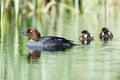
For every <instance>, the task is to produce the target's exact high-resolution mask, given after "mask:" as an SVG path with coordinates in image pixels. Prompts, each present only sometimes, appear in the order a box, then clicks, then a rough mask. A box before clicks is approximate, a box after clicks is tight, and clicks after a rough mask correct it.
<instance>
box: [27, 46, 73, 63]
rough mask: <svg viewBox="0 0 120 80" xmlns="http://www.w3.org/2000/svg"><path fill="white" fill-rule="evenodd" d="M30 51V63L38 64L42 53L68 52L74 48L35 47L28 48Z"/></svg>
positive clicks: (28, 57)
mask: <svg viewBox="0 0 120 80" xmlns="http://www.w3.org/2000/svg"><path fill="white" fill-rule="evenodd" d="M27 47H28V49H29V54H28V55H27V59H28V62H29V63H33V62H36V61H37V59H38V58H39V57H40V56H41V52H42V51H48V52H58V51H66V50H68V49H70V48H72V47H69V48H65V47H34V46H27Z"/></svg>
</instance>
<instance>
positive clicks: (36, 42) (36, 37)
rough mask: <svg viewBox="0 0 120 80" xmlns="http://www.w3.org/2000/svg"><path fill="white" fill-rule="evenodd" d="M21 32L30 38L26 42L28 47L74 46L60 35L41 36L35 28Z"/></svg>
mask: <svg viewBox="0 0 120 80" xmlns="http://www.w3.org/2000/svg"><path fill="white" fill-rule="evenodd" d="M23 34H25V35H27V36H28V37H29V38H31V40H30V41H29V42H28V44H27V45H28V47H41V48H44V47H45V48H51V47H57V48H58V47H59V48H69V47H72V46H74V45H75V44H74V43H73V42H72V41H70V40H67V39H65V38H62V37H55V36H45V37H41V35H40V33H39V32H38V30H37V29H35V28H29V29H27V31H26V32H23Z"/></svg>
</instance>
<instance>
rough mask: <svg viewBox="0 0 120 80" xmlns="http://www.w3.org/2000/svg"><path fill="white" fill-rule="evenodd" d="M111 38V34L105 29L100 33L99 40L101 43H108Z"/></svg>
mask: <svg viewBox="0 0 120 80" xmlns="http://www.w3.org/2000/svg"><path fill="white" fill-rule="evenodd" d="M112 38H113V34H112V33H111V32H110V31H109V30H108V29H107V28H105V27H104V28H102V30H101V33H100V39H101V40H102V41H108V40H111V39H112Z"/></svg>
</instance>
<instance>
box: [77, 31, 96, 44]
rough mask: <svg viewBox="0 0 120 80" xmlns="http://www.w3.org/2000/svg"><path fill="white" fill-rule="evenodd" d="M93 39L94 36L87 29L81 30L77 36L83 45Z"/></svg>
mask: <svg viewBox="0 0 120 80" xmlns="http://www.w3.org/2000/svg"><path fill="white" fill-rule="evenodd" d="M93 39H94V37H93V36H92V35H91V34H90V33H89V32H88V31H87V30H83V31H82V32H81V34H80V37H79V40H80V42H81V43H82V44H83V45H88V44H90V43H91V41H92V40H93Z"/></svg>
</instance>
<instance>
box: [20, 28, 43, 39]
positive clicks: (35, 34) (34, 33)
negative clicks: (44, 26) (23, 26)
mask: <svg viewBox="0 0 120 80" xmlns="http://www.w3.org/2000/svg"><path fill="white" fill-rule="evenodd" d="M22 34H24V35H26V36H28V37H29V38H30V39H32V40H35V41H39V40H40V37H41V35H40V33H39V31H38V30H37V29H35V28H28V29H27V31H25V32H22Z"/></svg>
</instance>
